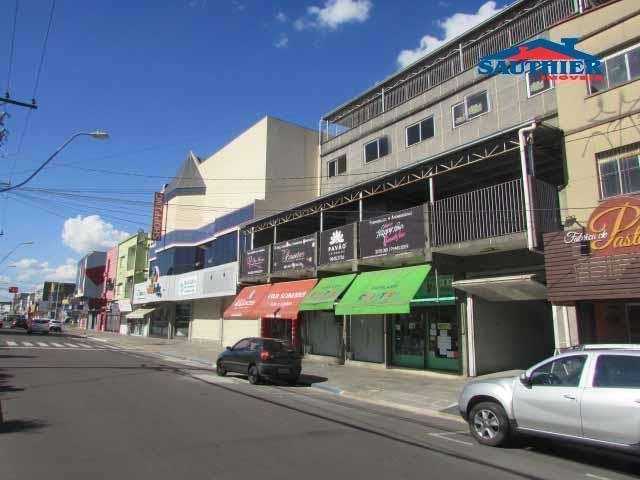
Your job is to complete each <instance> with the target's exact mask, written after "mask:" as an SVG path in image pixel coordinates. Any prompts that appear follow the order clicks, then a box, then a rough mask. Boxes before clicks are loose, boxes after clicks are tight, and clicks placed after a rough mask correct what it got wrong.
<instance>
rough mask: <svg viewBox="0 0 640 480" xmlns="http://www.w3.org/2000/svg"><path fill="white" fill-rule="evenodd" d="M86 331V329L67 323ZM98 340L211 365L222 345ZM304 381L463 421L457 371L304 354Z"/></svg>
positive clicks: (103, 336)
mask: <svg viewBox="0 0 640 480" xmlns="http://www.w3.org/2000/svg"><path fill="white" fill-rule="evenodd" d="M67 332H68V333H71V334H74V335H84V330H80V329H71V328H70V329H68V330H67ZM88 336H89V337H91V338H94V339H95V340H98V341H104V342H109V343H111V344H113V345H118V346H121V347H124V348H128V349H133V350H137V351H140V352H141V353H147V354H152V355H156V356H160V357H161V358H164V359H166V360H169V361H176V362H184V361H186V362H189V363H195V364H198V365H202V366H206V367H208V368H212V366H213V365H214V364H215V361H216V359H217V357H218V354H219V353H220V350H221V347H220V345H219V344H218V343H216V342H198V341H196V342H189V341H185V340H176V339H173V340H168V339H162V338H150V337H133V336H125V335H119V334H116V333H107V332H92V331H89V332H88ZM302 370H303V375H302V376H301V378H300V381H301V382H302V383H308V384H310V385H311V387H312V388H316V389H320V390H323V391H325V392H328V393H331V394H335V395H341V396H344V397H348V398H352V399H357V400H360V401H365V402H369V403H373V404H376V405H380V406H384V407H389V408H396V409H401V410H405V411H408V412H412V413H417V414H423V415H430V416H439V417H446V418H448V419H456V420H460V421H462V419H461V418H460V416H459V415H458V411H457V400H458V394H459V393H460V391H461V389H462V387H463V385H464V383H465V382H466V381H467V379H465V378H463V377H459V376H456V375H447V374H439V373H431V372H424V371H410V370H401V369H384V368H379V367H367V366H352V365H350V366H343V365H336V364H334V363H332V362H331V360H330V359H326V360H325V359H321V360H319V359H317V358H314V359H304V360H303V368H302Z"/></svg>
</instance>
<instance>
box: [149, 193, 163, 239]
mask: <svg viewBox="0 0 640 480" xmlns="http://www.w3.org/2000/svg"><path fill="white" fill-rule="evenodd" d="M163 213H164V193H162V192H155V193H154V194H153V216H152V218H151V240H153V241H157V240H160V237H162V214H163Z"/></svg>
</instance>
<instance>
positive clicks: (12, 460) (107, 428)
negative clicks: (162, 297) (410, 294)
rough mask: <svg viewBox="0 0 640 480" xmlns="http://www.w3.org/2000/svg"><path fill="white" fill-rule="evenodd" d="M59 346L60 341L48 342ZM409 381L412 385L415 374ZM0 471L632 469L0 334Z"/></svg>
mask: <svg viewBox="0 0 640 480" xmlns="http://www.w3.org/2000/svg"><path fill="white" fill-rule="evenodd" d="M54 343H55V344H57V345H59V346H55V345H54ZM416 381H419V379H416ZM0 404H1V405H2V413H3V417H4V422H3V423H2V424H0V478H1V479H2V480H9V479H11V480H13V479H20V480H24V479H37V478H46V479H48V480H56V479H61V480H62V479H65V480H72V479H83V480H86V479H87V478H120V479H129V478H136V479H137V480H145V479H154V480H161V479H172V480H175V479H177V478H178V479H238V478H260V479H261V480H263V479H276V478H277V479H283V478H305V479H323V480H325V479H327V478H333V479H342V478H349V479H357V478H367V479H404V478H407V479H410V478H421V479H422V478H436V479H439V478H442V479H458V478H474V479H484V478H486V479H503V478H519V479H522V478H526V479H591V480H593V479H595V480H598V479H612V480H613V479H623V478H638V477H636V476H635V475H636V474H637V473H640V463H638V462H636V461H635V460H633V459H629V458H625V457H620V456H618V455H613V454H610V453H608V452H604V451H602V450H591V449H582V448H575V447H568V446H561V445H557V444H554V443H550V442H543V441H535V442H534V441H521V442H519V444H518V445H515V446H513V447H512V448H508V449H494V448H487V447H482V446H480V445H477V444H476V443H474V442H473V440H472V439H471V438H470V437H469V436H468V434H467V433H466V432H465V426H464V425H461V424H460V423H458V422H455V421H451V420H447V419H441V418H433V417H424V416H417V415H416V416H413V415H409V414H407V413H403V412H399V411H396V410H393V409H385V408H376V407H372V406H371V405H368V404H364V403H358V402H355V401H349V400H346V399H344V398H342V397H339V396H336V395H331V394H328V393H323V392H319V391H316V390H315V389H310V388H307V387H305V386H298V387H288V386H286V387H285V386H278V385H260V386H251V385H249V384H248V383H247V382H246V380H245V379H244V378H241V377H226V378H219V377H217V376H216V375H215V373H214V372H213V371H212V370H207V369H203V368H202V367H199V366H188V365H184V364H175V363H170V362H166V361H163V360H160V359H158V358H152V357H145V356H142V355H140V354H139V353H135V352H129V351H125V350H116V349H113V348H109V347H106V346H105V345H104V344H101V343H100V342H97V341H93V340H86V339H80V338H73V337H68V336H64V335H48V336H27V335H26V334H25V333H24V332H23V331H10V330H7V329H4V330H2V331H0Z"/></svg>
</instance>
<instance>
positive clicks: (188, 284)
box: [178, 275, 198, 297]
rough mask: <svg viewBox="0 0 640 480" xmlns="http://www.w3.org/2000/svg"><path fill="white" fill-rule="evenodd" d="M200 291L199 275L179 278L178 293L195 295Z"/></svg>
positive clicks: (183, 295)
mask: <svg viewBox="0 0 640 480" xmlns="http://www.w3.org/2000/svg"><path fill="white" fill-rule="evenodd" d="M197 291H198V277H196V276H195V275H192V276H189V277H185V278H179V279H178V295H179V296H182V297H186V296H188V295H195V294H196V293H197Z"/></svg>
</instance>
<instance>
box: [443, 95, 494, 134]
mask: <svg viewBox="0 0 640 480" xmlns="http://www.w3.org/2000/svg"><path fill="white" fill-rule="evenodd" d="M487 112H489V94H488V93H487V91H486V90H485V91H482V92H478V93H474V94H472V95H467V96H466V97H464V100H463V101H462V102H460V103H456V104H455V105H454V106H453V107H451V116H452V117H453V128H456V127H459V126H460V125H462V124H463V123H466V122H468V121H469V120H472V119H474V118H476V117H479V116H480V115H483V114H485V113H487Z"/></svg>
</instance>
